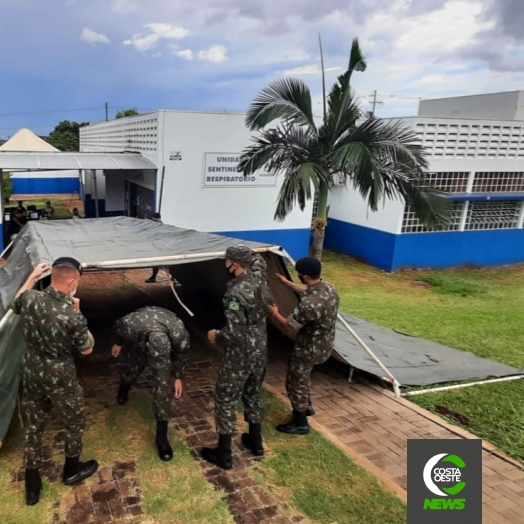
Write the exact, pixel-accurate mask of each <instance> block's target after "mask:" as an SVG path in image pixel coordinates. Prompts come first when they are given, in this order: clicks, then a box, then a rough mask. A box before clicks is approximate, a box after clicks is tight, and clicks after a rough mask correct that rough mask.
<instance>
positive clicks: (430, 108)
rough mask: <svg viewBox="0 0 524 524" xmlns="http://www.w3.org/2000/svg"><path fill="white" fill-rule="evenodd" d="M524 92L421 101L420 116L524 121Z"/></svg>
mask: <svg viewBox="0 0 524 524" xmlns="http://www.w3.org/2000/svg"><path fill="white" fill-rule="evenodd" d="M523 95H524V92H522V91H511V92H507V93H491V94H484V95H473V96H458V97H452V98H440V99H434V100H421V101H420V103H419V109H418V116H421V117H444V118H477V119H481V118H488V119H494V120H524V106H522V105H521V104H522V102H523V100H524V97H523Z"/></svg>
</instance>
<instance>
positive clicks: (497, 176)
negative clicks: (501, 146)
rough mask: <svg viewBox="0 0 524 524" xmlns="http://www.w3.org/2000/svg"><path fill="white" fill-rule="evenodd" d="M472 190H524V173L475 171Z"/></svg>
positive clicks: (495, 191) (498, 191)
mask: <svg viewBox="0 0 524 524" xmlns="http://www.w3.org/2000/svg"><path fill="white" fill-rule="evenodd" d="M512 154H515V153H514V152H512ZM471 191H472V193H511V192H519V191H524V173H475V179H474V180H473V187H472V190H471Z"/></svg>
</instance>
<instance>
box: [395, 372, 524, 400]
mask: <svg viewBox="0 0 524 524" xmlns="http://www.w3.org/2000/svg"><path fill="white" fill-rule="evenodd" d="M523 378H524V375H513V376H511V377H502V378H493V379H489V380H479V381H477V382H466V383H465V384H454V385H453V386H441V387H436V388H428V389H419V390H417V391H407V392H405V393H402V396H403V397H414V396H416V395H424V394H425V393H438V392H440V391H452V390H454V389H463V388H469V387H471V386H482V385H484V384H498V383H500V382H511V381H514V380H521V379H523Z"/></svg>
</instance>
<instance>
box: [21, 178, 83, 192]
mask: <svg viewBox="0 0 524 524" xmlns="http://www.w3.org/2000/svg"><path fill="white" fill-rule="evenodd" d="M11 181H12V182H13V195H55V194H56V195H58V194H70V193H71V194H72V193H79V192H80V181H79V180H78V178H35V177H31V178H12V179H11Z"/></svg>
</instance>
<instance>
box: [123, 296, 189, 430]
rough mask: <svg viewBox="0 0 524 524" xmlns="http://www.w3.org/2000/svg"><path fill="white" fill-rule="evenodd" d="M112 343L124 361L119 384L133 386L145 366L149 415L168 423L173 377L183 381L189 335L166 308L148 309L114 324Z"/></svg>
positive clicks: (142, 309) (149, 307)
mask: <svg viewBox="0 0 524 524" xmlns="http://www.w3.org/2000/svg"><path fill="white" fill-rule="evenodd" d="M115 334H116V341H115V342H116V344H117V345H119V346H123V347H122V356H123V358H124V364H123V370H122V374H121V381H122V383H126V384H130V385H132V384H134V383H135V382H136V381H137V379H138V377H139V376H140V374H141V373H142V371H144V368H145V367H146V365H147V364H149V367H150V369H151V371H152V372H153V379H154V386H153V413H154V415H155V418H156V419H157V420H169V418H170V412H171V401H172V399H173V394H174V385H173V380H172V377H171V369H170V368H171V360H173V362H174V367H175V378H176V379H183V377H184V373H185V370H186V363H187V350H188V348H189V333H188V332H187V330H186V328H185V327H184V324H183V322H182V321H181V320H180V319H179V318H178V317H177V316H176V315H175V314H174V313H173V312H172V311H169V310H168V309H164V308H161V307H153V306H148V307H144V308H141V309H139V310H137V311H135V312H133V313H130V314H129V315H126V316H125V317H122V318H121V319H119V320H117V322H116V324H115Z"/></svg>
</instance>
